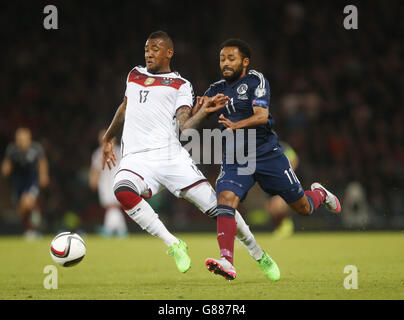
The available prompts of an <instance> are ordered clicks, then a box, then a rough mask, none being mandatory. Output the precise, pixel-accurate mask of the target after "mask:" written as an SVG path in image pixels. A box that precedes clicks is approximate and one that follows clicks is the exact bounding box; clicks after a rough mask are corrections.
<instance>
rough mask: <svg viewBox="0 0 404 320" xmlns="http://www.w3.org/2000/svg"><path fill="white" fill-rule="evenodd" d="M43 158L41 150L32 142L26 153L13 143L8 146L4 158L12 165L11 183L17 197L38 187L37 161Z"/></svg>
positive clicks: (38, 145)
mask: <svg viewBox="0 0 404 320" xmlns="http://www.w3.org/2000/svg"><path fill="white" fill-rule="evenodd" d="M43 156H44V153H43V149H42V147H41V145H40V144H39V143H37V142H32V143H31V146H30V147H29V149H28V150H27V151H26V152H23V151H21V150H20V149H18V148H17V146H16V145H15V144H14V143H10V144H9V145H8V147H7V149H6V158H8V159H9V160H10V161H11V163H12V165H13V171H12V173H11V183H12V185H13V188H14V192H15V193H16V194H17V195H21V193H22V192H23V191H27V190H28V189H30V188H31V187H32V186H37V185H38V161H39V159H40V158H42V157H43Z"/></svg>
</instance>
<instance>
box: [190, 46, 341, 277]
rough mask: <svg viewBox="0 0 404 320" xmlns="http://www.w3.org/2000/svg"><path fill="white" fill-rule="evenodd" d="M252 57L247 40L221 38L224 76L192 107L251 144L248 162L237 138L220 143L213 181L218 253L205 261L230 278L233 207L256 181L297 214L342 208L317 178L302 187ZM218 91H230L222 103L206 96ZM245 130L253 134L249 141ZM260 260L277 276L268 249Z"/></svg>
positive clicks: (232, 271)
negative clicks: (219, 162) (276, 128)
mask: <svg viewBox="0 0 404 320" xmlns="http://www.w3.org/2000/svg"><path fill="white" fill-rule="evenodd" d="M250 59H251V50H250V47H249V45H248V44H247V43H246V42H244V41H242V40H239V39H229V40H227V41H225V42H224V43H223V44H222V45H221V47H220V70H221V74H222V77H223V79H222V80H220V81H218V82H215V83H214V84H212V85H211V86H210V87H209V89H208V90H207V91H206V93H205V96H204V97H203V99H205V100H204V103H203V104H201V106H200V107H199V108H197V109H195V110H193V114H194V115H193V118H194V119H193V122H194V123H199V122H200V120H201V119H202V118H204V117H205V116H206V115H208V114H210V113H213V112H216V114H217V115H218V119H219V120H218V122H219V124H220V128H221V130H222V131H225V130H230V131H236V133H237V131H239V130H244V132H243V134H242V136H243V137H244V143H243V145H244V150H243V151H244V153H245V152H249V153H250V152H251V150H252V148H253V149H254V150H253V152H252V153H251V154H249V156H248V157H247V158H248V162H247V163H242V162H240V161H238V159H237V155H236V156H234V153H237V152H238V151H239V149H238V147H237V140H236V143H235V144H234V145H233V144H228V143H224V153H223V163H222V167H221V172H220V174H219V177H218V179H217V182H216V194H217V197H218V206H217V210H218V215H217V234H218V237H217V239H218V243H219V247H220V255H221V258H220V259H212V258H209V259H206V261H205V264H206V266H207V268H208V270H209V271H211V272H213V273H215V274H220V275H222V276H223V277H225V278H226V279H228V280H233V279H235V278H236V269H235V268H234V266H233V252H234V238H235V235H236V233H237V226H236V223H235V219H234V212H235V210H236V208H237V207H238V205H239V203H240V201H242V200H243V199H244V198H245V197H246V196H247V193H248V191H249V190H250V189H251V187H252V186H253V185H254V184H255V182H258V183H259V185H260V187H261V188H262V189H263V190H264V191H265V192H267V193H268V194H269V195H279V196H281V197H282V198H283V199H284V200H285V201H286V202H287V203H288V204H289V206H290V207H291V208H292V209H293V210H294V211H296V212H297V213H299V214H301V215H310V214H312V213H313V212H314V211H315V210H316V209H317V208H318V207H319V206H320V205H321V204H324V205H325V206H326V208H327V209H328V210H330V211H332V212H334V213H339V212H340V211H341V206H340V203H339V200H338V198H337V197H336V196H335V195H333V194H332V193H331V192H329V191H328V190H327V189H325V188H324V187H323V186H322V185H321V184H319V183H317V182H316V183H313V184H312V185H311V190H308V191H304V190H303V188H302V186H301V184H300V182H299V180H298V178H297V176H296V174H295V173H294V171H293V169H292V168H291V165H290V163H289V161H288V159H287V157H286V156H285V154H284V153H283V151H282V147H281V145H280V144H279V140H278V136H277V135H276V134H275V132H274V131H273V125H274V120H273V118H272V116H271V113H270V111H272V108H271V106H270V88H269V84H268V80H267V79H266V78H265V77H264V76H263V75H262V73H260V72H258V71H255V70H249V68H248V66H249V64H250ZM217 94H223V95H225V96H227V97H228V103H227V105H226V106H225V107H221V108H219V107H218V106H216V105H215V104H214V103H212V104H209V103H207V102H206V99H212V97H214V96H215V95H217ZM248 132H250V133H253V134H255V138H254V139H253V141H251V135H250V134H249V133H248ZM235 136H236V137H237V134H236V135H235ZM252 136H253V135H252ZM229 145H230V148H229ZM234 159H235V160H234ZM233 160H234V161H233ZM251 162H253V165H252V166H251ZM260 262H261V263H266V264H268V265H270V267H272V271H271V272H272V278H273V279H274V278H279V277H280V273H279V269H278V268H277V266H276V263H275V262H274V261H273V260H272V259H271V257H270V256H269V255H267V254H266V253H263V256H262V258H261V259H260ZM269 269H270V268H269Z"/></svg>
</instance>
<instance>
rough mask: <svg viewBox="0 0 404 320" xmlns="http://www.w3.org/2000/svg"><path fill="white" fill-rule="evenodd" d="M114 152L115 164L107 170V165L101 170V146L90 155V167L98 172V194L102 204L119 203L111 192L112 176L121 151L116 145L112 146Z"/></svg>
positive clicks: (115, 170) (116, 168)
mask: <svg viewBox="0 0 404 320" xmlns="http://www.w3.org/2000/svg"><path fill="white" fill-rule="evenodd" d="M114 153H115V156H116V162H117V163H116V166H115V167H114V166H112V168H111V170H109V168H108V166H107V165H105V168H104V170H102V148H101V147H98V148H97V149H96V150H95V151H94V152H93V155H92V157H91V167H92V168H94V169H95V170H97V171H99V172H100V176H99V180H98V196H99V199H100V203H101V205H102V206H104V207H106V206H110V205H113V204H115V205H116V204H119V203H118V201H117V200H116V198H115V195H114V192H113V186H114V177H115V174H116V172H117V170H118V166H119V162H120V161H121V153H120V150H119V147H118V146H114Z"/></svg>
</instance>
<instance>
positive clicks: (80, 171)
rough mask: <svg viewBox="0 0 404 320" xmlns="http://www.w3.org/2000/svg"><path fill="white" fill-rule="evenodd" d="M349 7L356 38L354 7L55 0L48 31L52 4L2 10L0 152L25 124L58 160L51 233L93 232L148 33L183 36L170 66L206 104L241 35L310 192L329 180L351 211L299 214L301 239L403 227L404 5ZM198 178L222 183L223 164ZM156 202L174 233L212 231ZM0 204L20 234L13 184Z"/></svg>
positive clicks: (195, 217)
mask: <svg viewBox="0 0 404 320" xmlns="http://www.w3.org/2000/svg"><path fill="white" fill-rule="evenodd" d="M352 3H353V4H356V5H357V8H358V13H359V29H358V30H346V29H344V27H343V19H344V17H345V15H344V13H343V8H344V6H345V5H347V3H345V2H344V1H333V2H329V1H327V2H324V1H323V2H320V1H301V2H300V1H281V0H275V1H256V2H255V1H248V2H247V1H243V2H240V3H238V4H237V5H235V4H233V2H232V1H229V0H226V1H221V2H216V3H213V2H212V3H211V4H208V3H204V4H199V5H198V4H196V3H194V2H191V1H184V2H181V1H175V2H174V1H172V2H171V1H160V0H151V1H147V2H142V3H141V4H140V3H138V2H134V1H119V2H114V1H105V2H101V3H97V5H96V6H95V5H94V4H92V3H89V2H88V3H87V2H80V3H73V1H72V2H61V1H55V2H54V3H53V4H54V5H56V7H57V8H58V14H59V20H58V24H59V29H57V30H45V29H44V28H43V19H44V17H45V14H43V7H44V6H45V5H46V4H45V3H43V4H42V5H41V4H39V3H38V2H23V3H22V2H15V3H7V4H1V10H0V30H1V31H0V32H1V34H2V36H1V38H2V53H1V56H2V59H1V62H0V63H1V70H2V71H1V73H0V156H1V157H3V156H4V153H5V149H6V146H7V144H8V143H9V142H11V141H12V140H13V138H14V133H15V130H16V129H17V128H18V127H20V126H26V127H29V128H30V129H31V130H32V134H33V139H34V140H36V141H38V142H40V143H41V144H42V146H43V148H44V151H45V153H46V156H47V158H48V161H49V171H50V185H49V186H48V187H47V188H46V189H43V190H42V191H41V195H40V204H41V211H42V215H43V229H44V231H46V232H53V231H56V230H59V229H60V228H63V226H64V227H66V225H67V226H69V225H74V226H76V227H77V226H78V227H81V228H83V229H86V230H89V231H94V230H95V228H96V226H97V225H98V224H100V223H102V215H103V211H102V208H101V207H100V205H99V204H98V198H97V194H96V193H95V192H93V191H91V190H90V188H89V187H88V173H89V168H90V164H91V154H92V152H93V151H94V149H95V148H96V147H97V146H98V141H97V135H98V131H99V130H100V129H101V128H103V127H106V126H108V125H109V123H110V121H111V120H112V117H113V115H114V113H115V111H116V108H117V107H118V106H119V104H120V102H121V100H122V98H123V96H124V92H125V81H126V76H127V74H128V72H129V71H130V70H131V68H132V67H134V66H136V65H139V64H140V65H143V64H144V53H143V47H144V43H145V40H146V38H147V37H148V35H149V34H150V33H151V32H153V31H156V30H164V31H166V32H167V33H168V34H169V35H170V36H171V37H172V38H173V40H174V45H175V52H176V53H175V57H174V59H173V65H172V68H173V69H174V70H177V71H178V72H179V73H180V74H181V75H182V76H183V77H185V78H186V79H188V80H190V81H191V83H192V84H193V86H194V91H195V94H196V95H203V93H204V91H205V90H206V89H207V88H208V86H209V84H210V83H212V82H215V81H217V80H219V79H220V74H219V57H218V56H219V50H218V47H219V45H220V43H221V42H222V41H224V40H226V39H227V38H232V37H238V38H242V39H244V40H245V41H247V42H249V44H250V46H251V47H252V52H253V57H252V65H251V66H252V68H254V69H256V70H258V71H260V72H262V73H263V74H264V75H265V77H266V78H267V79H268V80H269V83H270V86H271V108H270V111H271V113H272V115H273V117H274V118H275V121H276V125H275V130H276V131H277V133H278V134H279V136H280V139H281V140H283V141H286V142H287V143H289V144H290V145H291V146H292V147H293V148H294V149H295V151H296V153H297V154H298V155H299V158H300V165H299V168H298V170H297V172H296V173H297V175H298V177H299V179H300V181H301V183H302V185H303V186H304V187H305V188H307V187H309V185H310V183H311V182H313V181H317V180H318V181H321V182H322V183H324V184H325V185H327V186H330V188H331V189H332V190H333V192H334V193H336V194H338V195H339V196H340V198H341V199H342V202H343V203H342V205H343V210H344V212H343V215H344V214H345V212H346V217H345V218H338V217H334V216H331V215H329V214H326V213H325V212H323V211H320V212H319V213H318V215H317V216H316V217H314V216H313V217H310V218H304V219H303V218H301V217H298V216H293V218H294V219H295V222H296V229H297V230H312V229H313V230H319V229H339V228H361V229H383V228H389V229H391V228H394V229H396V228H403V227H404V212H403V207H404V197H403V194H404V132H403V130H404V129H403V123H404V108H403V106H404V104H403V102H404V90H403V88H404V64H403V54H404V48H403V41H402V39H404V34H403V33H404V19H403V17H404V12H403V10H404V9H403V6H402V5H401V3H400V1H398V0H397V1H395V0H392V1H388V2H383V1H372V2H369V1H362V2H358V1H356V2H355V1H354V2H352ZM349 4H351V3H349ZM203 126H204V127H208V128H214V127H216V120H215V119H214V117H212V118H210V119H209V120H208V121H206V122H205V123H204V124H203ZM201 170H202V171H203V172H204V173H205V175H206V176H207V177H208V179H209V180H210V182H211V183H213V184H214V183H215V179H216V176H217V174H218V170H219V167H218V166H217V165H202V166H201ZM248 198H249V199H250V200H249V201H247V202H246V203H244V204H243V206H242V210H241V211H242V213H243V214H244V215H245V216H246V218H247V221H248V222H249V223H250V224H252V225H254V226H255V227H256V228H262V229H264V230H269V229H270V228H271V222H270V221H269V220H268V219H265V217H264V216H265V212H262V211H263V208H264V206H263V205H262V204H263V201H265V195H263V194H262V193H261V191H258V190H256V189H254V190H252V191H251V192H250V193H249V197H248ZM150 201H151V204H152V206H153V207H154V208H155V210H156V211H157V212H158V213H159V214H160V217H161V218H162V220H163V221H165V222H166V223H167V225H168V226H172V227H175V228H176V229H175V230H188V229H189V230H191V229H198V228H203V227H204V226H206V228H207V229H211V230H215V223H213V222H211V221H210V220H209V219H208V218H207V217H205V216H203V215H202V214H201V213H199V211H198V210H197V209H196V208H194V207H193V206H192V205H190V204H189V203H187V202H185V201H184V200H177V199H176V198H175V197H174V196H172V195H171V194H169V193H167V192H163V193H161V194H159V195H157V196H156V197H153V198H152V199H151V200H150ZM0 203H1V205H0V221H1V222H0V225H1V227H0V232H3V233H5V232H13V231H18V230H19V224H18V219H16V214H15V210H14V207H13V204H12V201H11V193H10V190H9V188H8V182H7V180H5V179H4V178H1V180H0ZM260 208H261V209H260ZM257 210H258V212H259V211H260V210H261V213H259V214H258V213H257ZM129 225H130V228H132V229H133V230H140V229H139V228H138V227H137V226H136V225H135V223H134V222H131V223H130V224H129Z"/></svg>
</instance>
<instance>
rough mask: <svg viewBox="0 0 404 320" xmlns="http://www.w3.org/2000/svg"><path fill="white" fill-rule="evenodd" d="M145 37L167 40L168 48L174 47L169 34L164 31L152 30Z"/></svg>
mask: <svg viewBox="0 0 404 320" xmlns="http://www.w3.org/2000/svg"><path fill="white" fill-rule="evenodd" d="M147 39H163V40H164V41H166V42H167V44H168V46H169V47H170V48H174V43H173V40H171V38H170V36H169V35H168V34H167V32H165V31H161V30H159V31H154V32H152V33H151V34H150V35H149V37H148V38H147Z"/></svg>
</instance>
